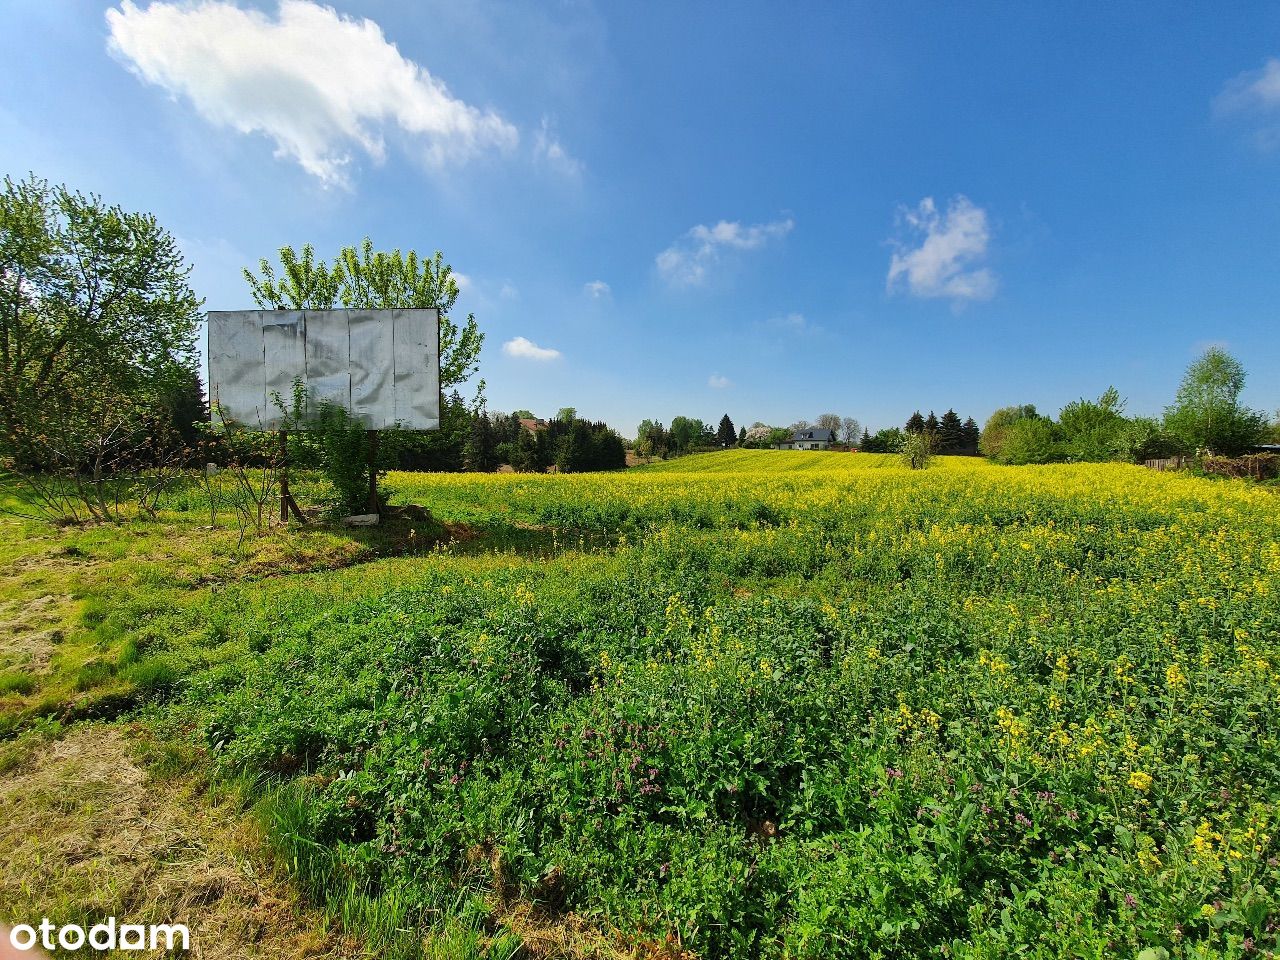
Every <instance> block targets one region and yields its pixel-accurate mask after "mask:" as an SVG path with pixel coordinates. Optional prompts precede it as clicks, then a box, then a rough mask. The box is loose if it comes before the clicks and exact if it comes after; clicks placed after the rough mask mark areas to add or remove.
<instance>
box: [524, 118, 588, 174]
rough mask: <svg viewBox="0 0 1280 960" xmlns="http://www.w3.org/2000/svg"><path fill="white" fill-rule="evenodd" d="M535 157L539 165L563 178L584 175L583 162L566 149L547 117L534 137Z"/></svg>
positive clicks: (543, 119)
mask: <svg viewBox="0 0 1280 960" xmlns="http://www.w3.org/2000/svg"><path fill="white" fill-rule="evenodd" d="M533 156H534V158H535V159H536V160H537V161H538V162H539V163H541V164H544V165H545V166H547V167H549V168H551V169H552V170H554V171H556V172H557V173H559V174H561V175H563V176H566V177H571V178H576V177H579V176H581V175H582V170H583V163H582V161H581V160H579V159H577V158H576V157H574V156H572V155H571V154H570V153H569V151H568V150H566V149H565V147H564V144H562V143H561V142H560V140H559V138H558V137H556V135H555V132H554V131H553V130H552V129H551V122H550V121H549V120H548V119H547V118H546V117H543V118H542V126H541V127H540V128H539V130H538V132H537V133H536V134H535V135H534V138H533Z"/></svg>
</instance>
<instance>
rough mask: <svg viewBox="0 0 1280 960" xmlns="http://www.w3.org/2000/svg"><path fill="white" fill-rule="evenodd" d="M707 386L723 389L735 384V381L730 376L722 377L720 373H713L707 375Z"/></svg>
mask: <svg viewBox="0 0 1280 960" xmlns="http://www.w3.org/2000/svg"><path fill="white" fill-rule="evenodd" d="M707 386H708V387H715V388H716V389H717V390H723V389H724V388H725V387H730V386H733V381H732V380H730V379H729V378H728V377H722V376H721V375H720V374H718V373H713V374H712V375H711V376H709V377H707Z"/></svg>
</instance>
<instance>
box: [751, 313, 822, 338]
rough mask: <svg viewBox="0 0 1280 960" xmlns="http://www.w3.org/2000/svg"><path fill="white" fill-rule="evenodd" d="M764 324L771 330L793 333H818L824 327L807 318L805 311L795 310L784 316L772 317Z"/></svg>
mask: <svg viewBox="0 0 1280 960" xmlns="http://www.w3.org/2000/svg"><path fill="white" fill-rule="evenodd" d="M764 325H765V326H766V327H768V328H769V329H771V330H778V331H781V332H783V333H792V334H801V333H817V332H819V331H820V330H821V329H822V328H821V327H819V326H818V325H817V324H816V323H813V322H812V321H811V320H809V319H807V318H806V317H805V315H804V314H803V313H795V312H792V313H788V314H787V315H786V316H784V317H770V318H769V319H768V320H766V321H765V322H764Z"/></svg>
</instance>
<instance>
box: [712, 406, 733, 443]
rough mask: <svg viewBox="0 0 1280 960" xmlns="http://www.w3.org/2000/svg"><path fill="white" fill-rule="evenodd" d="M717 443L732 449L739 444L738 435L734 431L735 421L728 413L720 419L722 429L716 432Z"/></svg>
mask: <svg viewBox="0 0 1280 960" xmlns="http://www.w3.org/2000/svg"><path fill="white" fill-rule="evenodd" d="M716 442H717V443H718V444H720V446H722V447H732V446H733V445H734V444H735V443H737V442H738V433H737V431H736V430H734V429H733V421H732V420H730V419H729V415H728V414H727V413H726V414H725V415H724V416H723V417H721V418H720V428H719V429H718V430H716Z"/></svg>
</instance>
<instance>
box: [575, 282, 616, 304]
mask: <svg viewBox="0 0 1280 960" xmlns="http://www.w3.org/2000/svg"><path fill="white" fill-rule="evenodd" d="M582 292H583V293H585V294H586V295H587V296H588V297H590V298H591V299H593V300H604V299H606V298H608V297H609V296H610V295H611V294H612V293H613V290H612V289H610V287H609V285H608V284H607V283H605V282H604V281H603V280H592V281H591V282H590V283H584V284H583V285H582Z"/></svg>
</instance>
